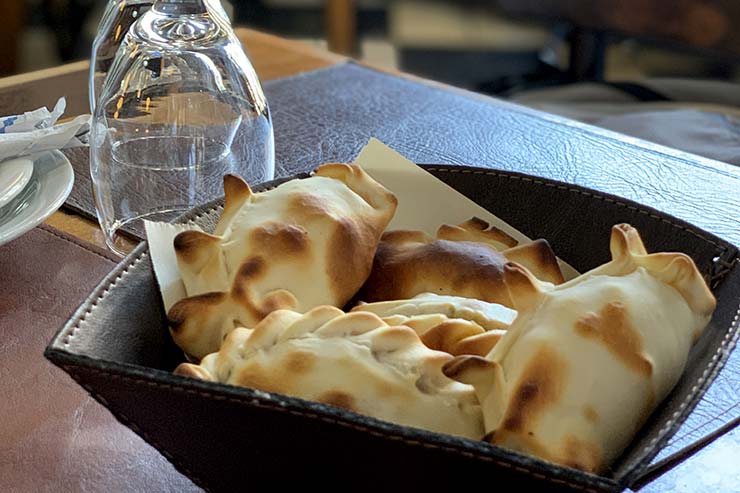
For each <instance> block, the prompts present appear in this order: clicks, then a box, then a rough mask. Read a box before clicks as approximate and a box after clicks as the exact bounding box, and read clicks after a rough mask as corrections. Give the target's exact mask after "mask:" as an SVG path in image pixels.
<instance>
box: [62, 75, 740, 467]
mask: <svg viewBox="0 0 740 493" xmlns="http://www.w3.org/2000/svg"><path fill="white" fill-rule="evenodd" d="M265 92H266V95H267V97H268V101H269V103H270V109H271V111H272V115H273V122H274V130H275V150H276V165H277V167H276V174H277V176H287V175H290V174H294V173H298V172H304V171H307V170H310V169H312V168H314V167H315V166H316V165H318V164H320V163H324V162H331V161H344V162H346V161H351V160H352V159H353V158H354V157H355V156H356V155H357V153H358V152H359V151H360V149H361V148H362V147H363V146H364V145H365V143H366V142H367V140H368V139H369V138H370V137H378V138H379V139H381V140H382V141H384V142H385V143H387V144H388V145H390V146H391V147H393V148H395V149H397V150H398V151H399V152H401V153H403V154H404V155H405V156H407V157H409V158H410V159H412V160H414V161H416V162H418V163H430V164H451V165H455V164H458V165H459V164H467V165H472V166H484V167H493V168H498V169H503V170H513V171H521V172H524V173H528V174H533V175H537V176H543V177H547V178H551V179H555V180H561V181H565V182H569V183H574V184H578V185H582V186H586V187H590V188H594V189H598V190H601V191H604V192H608V193H612V194H616V195H619V196H622V197H625V198H628V199H632V200H635V201H637V202H640V203H642V204H645V205H647V206H651V207H654V208H656V209H658V210H661V211H663V212H666V213H668V214H671V215H674V216H676V217H679V218H681V219H684V220H686V221H688V222H691V223H693V224H695V225H696V226H698V227H700V228H703V229H706V230H708V231H710V232H712V233H714V234H716V235H718V236H720V237H722V238H724V239H726V240H728V241H729V242H731V243H734V244H735V245H740V219H739V218H740V194H738V190H740V168H735V167H733V166H731V165H727V164H724V163H719V162H715V161H711V160H707V159H703V158H700V157H698V156H692V155H689V154H685V153H682V152H680V151H673V150H670V149H667V148H664V147H661V146H654V145H651V144H649V143H646V142H643V141H638V140H636V139H633V138H629V137H625V136H621V135H619V134H616V133H613V132H608V131H603V130H600V129H596V128H595V127H590V126H588V125H583V124H580V123H577V122H573V121H570V120H565V119H562V118H559V117H556V116H551V115H547V114H544V113H539V112H535V111H531V110H527V109H525V108H523V107H520V106H515V105H511V104H509V103H506V102H503V101H500V100H497V99H493V98H489V97H485V96H480V95H477V94H473V93H470V92H466V91H462V90H457V89H452V88H449V87H446V86H440V85H436V84H432V83H427V82H420V81H415V80H409V79H405V78H401V77H397V76H393V75H389V74H385V73H382V72H379V71H375V70H372V69H368V68H365V67H362V66H359V65H356V64H353V63H348V64H343V65H338V66H334V67H331V68H327V69H321V70H318V71H315V72H310V73H306V74H302V75H299V76H295V77H290V78H286V79H281V80H277V81H273V82H268V83H266V84H265ZM67 154H68V156H69V157H70V160H71V161H72V163H73V165H74V167H75V170H76V183H75V189H74V190H73V192H72V195H71V196H70V199H69V200H68V205H69V206H71V207H73V208H74V209H76V210H78V211H81V212H83V213H86V214H88V215H91V216H94V210H95V209H94V206H93V202H92V198H91V195H90V190H91V184H90V179H89V172H88V160H87V150H85V149H77V150H72V151H69V152H68V153H67ZM523 200H526V197H523ZM738 382H740V352H738V351H736V352H734V354H733V356H732V357H731V358H730V360H729V361H728V363H727V365H726V367H725V368H724V369H723V370H722V372H721V374H720V375H719V376H718V378H717V380H716V381H715V383H714V384H713V385H712V386H711V387H710V389H709V391H708V392H707V393H706V395H705V396H704V398H703V400H702V401H701V402H700V404H699V405H698V406H697V408H696V410H695V411H694V413H693V414H692V415H691V417H690V418H689V419H688V420H687V421H686V423H685V424H684V425H683V427H682V428H681V429H680V430H679V432H678V433H677V434H676V435H675V436H674V438H673V439H672V441H671V443H670V444H669V446H668V447H667V448H666V449H664V450H663V451H662V452H661V454H660V455H659V456H658V457H657V458H656V460H661V459H665V458H667V457H669V456H670V455H671V454H675V453H678V452H681V451H682V450H683V449H685V448H687V447H690V446H691V445H692V444H693V443H695V442H696V441H697V440H700V439H701V438H703V437H706V436H707V435H709V434H710V433H712V432H714V431H715V430H717V429H719V428H721V427H722V426H723V425H725V424H727V423H729V422H731V421H732V420H733V419H736V418H738V417H740V398H739V397H738V395H737V392H736V390H735V389H736V387H737V385H738Z"/></svg>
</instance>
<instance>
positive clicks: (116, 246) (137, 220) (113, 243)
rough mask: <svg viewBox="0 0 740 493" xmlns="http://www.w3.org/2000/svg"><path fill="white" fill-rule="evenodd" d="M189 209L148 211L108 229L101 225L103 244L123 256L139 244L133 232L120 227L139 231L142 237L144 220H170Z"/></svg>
mask: <svg viewBox="0 0 740 493" xmlns="http://www.w3.org/2000/svg"><path fill="white" fill-rule="evenodd" d="M189 209H190V208H189V207H181V208H173V209H168V210H164V211H154V212H148V213H146V214H142V215H140V216H136V217H132V218H129V219H126V220H124V221H117V222H116V223H115V224H114V225H113V226H112V227H111V228H110V229H108V230H106V229H105V227H102V229H103V234H104V235H105V244H106V245H107V246H108V249H109V250H111V251H112V252H113V253H115V254H116V255H118V256H120V257H122V258H123V257H125V256H126V255H128V254H129V253H131V251H132V250H133V249H134V248H136V246H137V245H138V244H139V239H138V238H137V237H136V236H135V234H132V233H129V232H127V231H121V229H122V228H124V227H126V226H128V227H129V228H132V229H134V230H137V231H140V234H141V236H142V237H144V220H147V221H159V222H170V221H172V220H173V219H175V218H176V217H178V216H180V215H182V214H184V213H185V212H187V211H188V210H189Z"/></svg>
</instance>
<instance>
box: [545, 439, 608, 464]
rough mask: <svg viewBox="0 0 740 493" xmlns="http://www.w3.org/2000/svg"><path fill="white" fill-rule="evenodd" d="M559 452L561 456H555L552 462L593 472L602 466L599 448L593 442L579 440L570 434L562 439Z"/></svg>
mask: <svg viewBox="0 0 740 493" xmlns="http://www.w3.org/2000/svg"><path fill="white" fill-rule="evenodd" d="M561 454H562V456H561V457H556V458H555V460H554V462H559V463H560V464H563V465H565V466H568V467H572V468H574V469H580V470H581V471H586V472H593V473H595V472H598V471H599V470H601V468H602V456H603V454H602V451H601V449H600V448H599V447H598V446H597V445H596V444H594V443H591V442H587V441H585V440H580V439H578V438H576V437H574V436H572V435H568V436H566V437H565V438H564V439H563V445H562V451H561Z"/></svg>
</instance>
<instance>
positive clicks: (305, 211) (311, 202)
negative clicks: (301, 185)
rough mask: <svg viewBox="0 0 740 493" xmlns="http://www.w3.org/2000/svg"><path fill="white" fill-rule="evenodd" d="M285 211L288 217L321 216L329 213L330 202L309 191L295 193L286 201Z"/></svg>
mask: <svg viewBox="0 0 740 493" xmlns="http://www.w3.org/2000/svg"><path fill="white" fill-rule="evenodd" d="M286 212H287V214H288V215H289V217H292V216H298V217H302V216H307V217H319V218H322V217H325V216H329V215H331V204H329V203H327V202H326V200H322V199H321V198H320V197H317V196H316V195H313V194H311V193H296V194H295V195H293V196H292V197H291V199H290V201H289V202H288V204H287V211H286Z"/></svg>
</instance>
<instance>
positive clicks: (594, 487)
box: [46, 165, 740, 492]
mask: <svg viewBox="0 0 740 493" xmlns="http://www.w3.org/2000/svg"><path fill="white" fill-rule="evenodd" d="M425 168H426V169H427V170H428V171H430V172H431V173H433V174H434V175H435V176H437V177H438V178H440V179H441V180H443V181H445V182H446V183H448V184H449V185H451V186H452V187H454V188H455V189H457V190H459V191H460V192H462V193H463V194H465V195H467V196H468V197H470V198H471V199H473V200H474V201H476V202H477V203H479V204H480V205H482V206H483V207H485V208H487V209H489V210H491V211H492V212H493V213H495V214H496V215H498V216H499V217H501V218H502V219H503V220H505V221H507V222H509V223H510V224H512V225H513V226H514V227H516V228H517V229H519V230H520V231H522V232H523V233H524V234H526V235H529V236H532V237H538V238H539V237H542V238H546V239H547V240H548V241H549V242H550V244H551V245H552V246H553V248H554V250H555V252H556V254H557V255H558V256H560V257H561V258H563V259H564V260H566V261H567V262H569V263H570V264H571V265H573V266H574V267H575V268H576V269H578V270H580V271H585V270H588V269H590V268H593V267H595V266H597V265H599V264H601V263H603V262H606V261H608V260H609V248H608V244H609V231H610V228H611V227H612V225H614V224H616V223H622V222H626V223H630V224H632V225H633V226H634V227H636V228H637V229H638V231H639V232H640V234H641V236H642V238H643V239H644V241H645V244H646V247H647V249H648V251H681V252H684V253H687V254H688V255H690V256H691V257H692V258H693V259H694V261H695V262H696V264H697V266H698V267H699V269H700V271H701V272H702V274H704V275H705V276H706V278H707V279H708V280H709V282H710V284H711V287H712V289H713V291H714V294H715V296H716V297H717V301H718V306H717V310H716V312H715V314H714V317H713V318H712V321H711V322H710V324H709V326H708V327H707V329H706V330H705V332H704V334H703V336H702V337H701V339H700V340H699V342H698V343H697V344H696V345H695V346H694V348H693V350H692V352H691V354H690V356H689V362H688V366H687V368H686V371H685V372H684V374H683V376H682V378H681V380H680V381H679V383H678V385H677V386H676V387H675V388H674V390H673V391H672V392H671V394H670V395H669V396H668V398H667V399H666V400H665V401H664V402H663V403H662V404H661V405H660V406H659V407H658V409H657V410H656V411H655V412H654V413H653V415H652V416H651V418H650V420H649V421H648V423H647V424H646V425H645V426H644V427H643V429H642V430H641V431H640V433H639V434H638V436H637V437H636V438H635V440H634V441H633V443H632V445H631V446H630V447H629V448H628V450H627V451H626V452H625V453H624V454H623V456H622V457H621V458H620V460H619V461H618V462H617V463H616V464H614V466H613V467H612V469H610V470H609V471H608V472H607V473H606V474H605V475H604V476H595V475H590V474H586V473H582V472H579V471H576V470H573V469H568V468H563V467H558V466H554V465H551V464H548V463H545V462H542V461H539V460H537V459H534V458H530V457H525V456H522V455H519V454H516V453H513V452H509V451H507V450H503V449H499V448H496V447H493V446H491V445H489V444H487V443H484V442H482V441H481V442H478V441H471V440H466V439H461V438H456V437H452V436H447V435H439V434H435V433H431V432H426V431H423V430H417V429H412V428H406V427H402V426H397V425H393V424H389V423H386V422H381V421H379V420H375V419H372V418H369V417H365V416H360V415H357V414H354V413H352V412H349V411H343V410H341V409H338V408H333V407H328V406H325V405H322V404H318V403H314V402H308V401H304V400H301V399H295V398H289V397H284V396H282V395H278V394H270V393H266V392H261V391H256V390H250V389H245V388H236V387H230V386H226V385H221V384H216V383H210V382H203V381H196V380H193V379H189V378H185V377H180V376H175V375H173V374H172V373H171V370H172V369H173V368H174V367H175V366H176V365H177V364H178V363H179V362H181V361H182V360H183V357H182V353H181V352H180V351H179V350H178V348H177V347H175V346H174V344H173V343H172V341H171V339H170V335H169V333H168V330H167V326H166V322H165V315H164V313H163V309H162V307H161V303H160V300H159V294H158V290H157V286H156V282H155V279H154V275H153V273H152V270H151V263H150V259H149V256H148V252H147V248H146V245H145V244H143V245H140V246H139V247H138V248H137V249H136V250H135V251H134V252H133V253H132V254H131V255H129V257H127V258H126V259H125V260H124V261H123V262H121V263H120V264H119V265H118V266H117V268H116V269H115V270H114V271H113V272H112V273H111V274H110V275H109V276H108V277H107V278H106V279H104V280H103V282H102V283H101V284H100V285H99V286H98V287H97V288H96V289H95V291H94V292H93V293H92V294H91V295H90V296H89V297H88V299H87V300H86V301H85V302H84V303H83V305H82V306H81V307H80V308H79V309H78V310H77V312H76V313H75V314H74V315H73V317H72V318H71V319H70V320H69V322H68V323H67V324H66V325H65V326H64V327H63V328H62V329H61V330H60V331H59V333H58V334H57V335H56V336H55V338H54V340H53V341H52V342H51V344H50V345H49V347H48V348H47V350H46V357H47V358H48V359H50V360H51V361H52V362H54V364H56V365H58V366H60V367H61V368H63V369H64V370H65V371H66V372H67V373H69V374H70V375H71V376H72V378H74V379H75V380H76V381H77V382H78V383H79V384H80V385H82V386H83V387H84V388H85V389H87V390H88V391H89V392H90V394H92V395H93V396H94V397H95V398H96V399H97V400H98V401H99V402H100V403H102V404H103V405H104V406H106V407H107V408H108V409H109V410H110V411H111V412H112V413H113V414H114V415H115V416H116V417H117V418H118V419H119V420H120V421H121V422H122V423H124V424H126V425H127V426H129V427H130V428H131V429H133V430H134V431H135V432H136V433H138V434H139V435H141V436H142V437H143V438H144V439H145V440H146V441H147V442H149V443H150V444H152V445H153V446H154V447H156V448H157V449H158V450H159V451H160V452H162V454H164V455H165V456H166V457H167V458H168V459H169V460H170V461H171V462H172V463H173V464H174V465H175V466H176V467H177V469H178V470H179V471H180V472H182V473H183V474H185V475H187V476H188V477H190V478H191V479H192V480H193V481H194V482H195V483H197V484H198V485H200V486H202V487H204V488H206V489H209V490H229V489H232V490H233V489H236V488H239V489H241V490H243V489H252V488H254V489H255V490H256V489H257V488H261V487H276V486H278V487H279V486H281V485H283V484H301V485H306V486H307V485H314V484H315V485H330V486H334V485H342V484H346V485H347V486H349V487H352V488H355V489H357V488H360V489H364V488H368V487H369V486H370V485H371V484H378V483H380V484H384V485H385V486H387V487H389V488H392V489H399V488H401V487H402V486H411V487H413V488H415V489H417V490H421V489H422V488H430V487H431V488H433V489H435V490H436V489H442V488H444V487H446V486H453V485H454V486H456V487H459V486H460V485H461V484H466V483H468V482H470V483H473V482H475V483H477V484H478V485H489V484H490V486H491V487H496V488H499V487H503V488H508V487H514V486H515V487H516V488H517V489H520V490H521V491H526V489H528V488H529V487H532V488H535V490H534V491H563V490H569V489H571V490H575V491H588V492H600V491H621V490H622V489H623V488H625V487H629V486H631V485H635V484H639V483H640V481H641V480H642V479H644V477H645V475H646V474H649V473H651V472H652V471H651V470H650V469H649V464H650V461H651V459H652V458H653V457H655V455H656V454H657V453H658V452H659V451H660V450H661V449H662V448H663V447H664V446H665V444H666V442H667V440H668V439H669V438H670V437H671V436H672V435H673V434H674V433H675V431H676V430H677V428H678V427H679V426H680V425H681V424H682V423H683V422H684V421H685V420H686V419H687V417H688V416H689V415H690V413H691V410H692V409H693V408H694V406H695V405H696V403H697V402H698V400H699V399H700V398H701V396H702V395H703V393H704V392H705V391H706V389H707V387H708V386H709V385H710V383H711V382H712V380H713V379H714V377H715V376H716V375H717V373H718V371H719V370H720V368H721V367H722V365H723V364H724V363H725V361H726V360H727V358H728V356H729V354H730V351H731V350H732V348H733V347H734V344H735V342H736V339H737V336H738V314H740V268H737V264H738V262H737V258H738V249H737V248H736V247H735V246H733V245H731V244H729V243H727V242H725V241H723V240H722V239H720V238H717V237H715V236H713V235H711V234H709V233H706V232H704V231H702V230H699V229H697V228H695V227H693V226H691V225H690V224H687V223H685V222H683V221H680V220H678V219H675V218H673V217H670V216H668V215H666V214H663V213H661V212H658V211H656V210H653V209H649V208H646V207H643V206H641V205H639V204H637V203H634V202H631V201H627V200H623V199H620V198H618V197H615V196H610V195H607V194H603V193H599V192H595V191H592V190H588V189H585V188H582V187H578V186H573V185H568V184H564V183H560V182H556V181H551V180H547V179H541V178H535V177H532V176H528V175H524V174H519V173H512V172H504V171H496V170H492V169H481V168H470V167H454V168H450V167H444V166H434V165H429V166H425ZM277 183H279V182H277V181H276V182H271V183H268V184H265V185H263V186H262V187H256V189H258V190H259V189H264V188H270V187H271V186H275V185H276V184H277ZM218 213H219V209H218V204H217V203H214V204H210V205H207V206H204V207H202V208H199V209H197V210H195V211H193V212H191V213H189V214H188V215H186V216H185V217H184V218H183V219H182V220H183V221H186V220H192V221H195V222H197V223H198V224H200V225H201V226H203V227H205V228H206V229H208V228H209V227H212V226H213V225H214V224H215V219H216V218H217V216H218ZM733 267H734V268H733ZM371 482H372V483H371Z"/></svg>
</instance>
